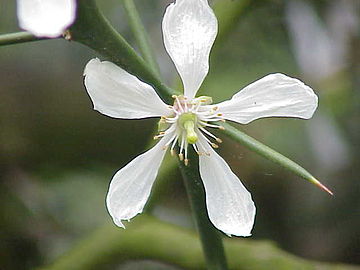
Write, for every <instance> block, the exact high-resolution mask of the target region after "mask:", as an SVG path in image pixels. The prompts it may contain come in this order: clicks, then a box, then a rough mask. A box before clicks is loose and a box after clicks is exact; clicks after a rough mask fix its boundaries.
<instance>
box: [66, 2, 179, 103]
mask: <svg viewBox="0 0 360 270" xmlns="http://www.w3.org/2000/svg"><path fill="white" fill-rule="evenodd" d="M69 37H70V39H71V40H74V41H77V42H80V43H82V44H84V45H86V46H88V47H90V48H92V49H93V50H95V51H96V52H98V53H100V54H101V55H102V56H104V57H106V58H107V59H108V60H110V61H112V62H113V63H115V64H117V65H118V66H120V67H122V68H123V69H125V70H126V71H128V72H130V73H131V74H134V75H136V76H137V77H138V78H139V79H140V80H142V81H144V82H147V83H149V84H151V85H152V86H153V87H154V88H155V90H157V92H158V94H159V95H160V96H161V97H162V98H163V99H164V101H165V102H168V103H172V98H171V96H172V95H173V94H176V92H175V91H174V90H173V89H171V88H169V87H167V86H166V85H165V84H164V83H162V82H161V80H160V79H159V77H158V76H157V75H156V73H155V72H154V71H153V70H152V69H151V68H150V67H149V66H148V64H147V63H146V62H145V61H144V59H142V58H141V57H140V56H139V55H138V54H137V53H136V52H135V50H134V49H133V48H132V47H131V46H130V45H129V44H128V43H127V42H126V40H125V39H124V38H123V37H122V36H121V35H120V34H119V33H118V32H117V31H116V30H115V29H114V28H113V27H112V26H111V24H110V23H109V22H108V20H107V19H106V18H105V17H104V16H103V15H102V13H101V12H100V11H99V9H98V8H97V6H96V4H95V1H94V0H79V1H78V6H77V18H76V21H75V23H74V24H73V25H72V26H71V28H70V29H69Z"/></svg>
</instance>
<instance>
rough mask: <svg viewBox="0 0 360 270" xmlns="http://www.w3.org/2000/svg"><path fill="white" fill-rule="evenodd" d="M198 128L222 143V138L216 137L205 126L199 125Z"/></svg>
mask: <svg viewBox="0 0 360 270" xmlns="http://www.w3.org/2000/svg"><path fill="white" fill-rule="evenodd" d="M199 129H200V130H201V131H203V132H204V133H205V134H207V135H209V136H210V137H211V138H214V139H215V140H216V141H217V142H218V143H222V140H221V139H220V138H218V137H216V136H215V135H214V134H212V133H211V132H209V131H208V130H206V129H205V128H203V127H199Z"/></svg>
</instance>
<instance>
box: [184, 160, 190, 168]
mask: <svg viewBox="0 0 360 270" xmlns="http://www.w3.org/2000/svg"><path fill="white" fill-rule="evenodd" d="M184 164H185V166H188V165H189V160H188V159H187V158H185V160H184Z"/></svg>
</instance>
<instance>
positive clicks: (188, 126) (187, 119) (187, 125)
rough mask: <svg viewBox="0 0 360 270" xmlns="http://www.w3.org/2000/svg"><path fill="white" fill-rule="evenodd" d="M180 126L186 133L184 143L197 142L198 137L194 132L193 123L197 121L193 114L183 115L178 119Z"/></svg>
mask: <svg viewBox="0 0 360 270" xmlns="http://www.w3.org/2000/svg"><path fill="white" fill-rule="evenodd" d="M178 121H179V124H180V126H181V127H182V128H183V129H184V130H185V132H186V141H187V142H188V143H190V144H194V143H196V142H197V140H198V136H197V134H196V132H195V123H196V121H197V117H196V115H195V114H193V113H184V114H182V115H181V116H180V118H179V120H178Z"/></svg>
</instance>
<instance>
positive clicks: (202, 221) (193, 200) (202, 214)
mask: <svg viewBox="0 0 360 270" xmlns="http://www.w3.org/2000/svg"><path fill="white" fill-rule="evenodd" d="M190 152H191V153H189V155H190V163H189V164H188V165H187V166H186V165H185V164H184V163H183V162H179V167H180V171H181V174H182V177H183V180H184V183H185V187H186V192H187V195H188V198H189V202H190V207H191V212H192V215H193V218H194V220H195V224H196V228H197V231H198V233H199V236H200V240H201V244H202V248H203V252H204V256H205V260H206V265H207V267H208V269H209V270H226V269H228V267H227V262H226V257H225V252H224V246H223V242H222V238H221V233H220V232H219V231H218V230H217V229H216V228H215V227H214V226H213V225H212V223H211V221H210V220H209V217H208V213H207V209H206V202H205V191H204V186H203V184H202V181H201V178H200V175H199V168H198V164H199V162H198V156H197V154H195V152H194V151H190Z"/></svg>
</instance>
